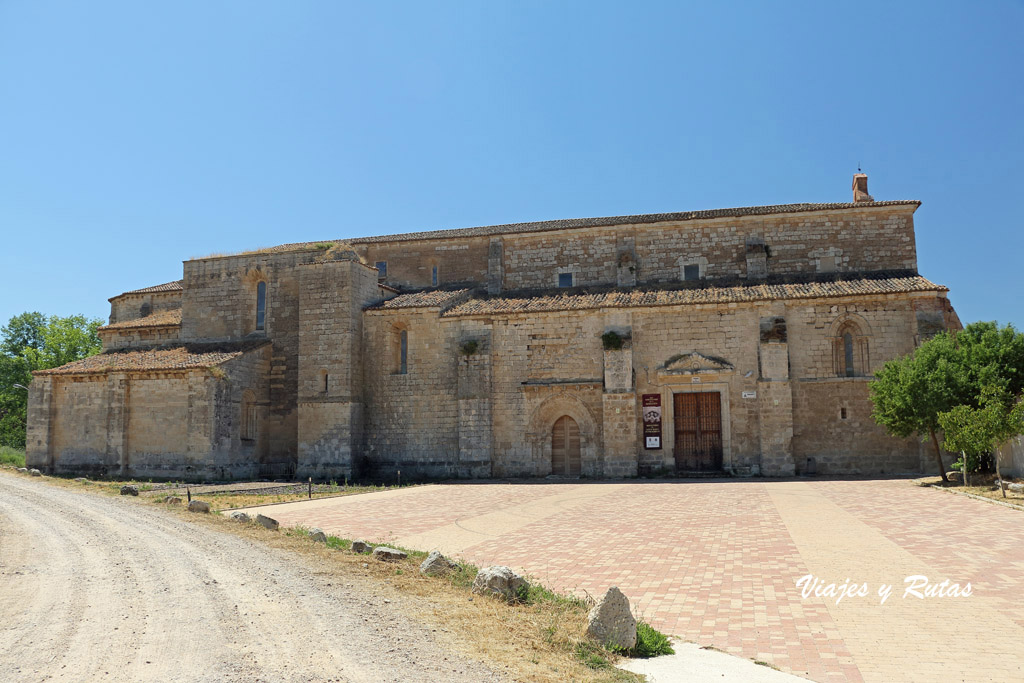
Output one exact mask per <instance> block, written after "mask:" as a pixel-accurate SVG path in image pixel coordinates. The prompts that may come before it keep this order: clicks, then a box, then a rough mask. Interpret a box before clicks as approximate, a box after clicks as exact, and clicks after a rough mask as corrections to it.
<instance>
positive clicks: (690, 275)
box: [683, 263, 700, 280]
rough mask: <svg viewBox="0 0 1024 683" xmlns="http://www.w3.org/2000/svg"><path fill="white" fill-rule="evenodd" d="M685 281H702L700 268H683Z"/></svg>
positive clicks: (696, 265) (693, 266)
mask: <svg viewBox="0 0 1024 683" xmlns="http://www.w3.org/2000/svg"><path fill="white" fill-rule="evenodd" d="M683 279H684V280H699V279H700V266H699V265H698V264H696V263H695V264H693V265H690V266H683Z"/></svg>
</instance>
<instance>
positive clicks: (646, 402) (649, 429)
mask: <svg viewBox="0 0 1024 683" xmlns="http://www.w3.org/2000/svg"><path fill="white" fill-rule="evenodd" d="M640 403H641V408H642V411H643V412H642V415H643V418H644V449H645V450H648V451H653V450H657V449H659V448H661V394H641V396H640Z"/></svg>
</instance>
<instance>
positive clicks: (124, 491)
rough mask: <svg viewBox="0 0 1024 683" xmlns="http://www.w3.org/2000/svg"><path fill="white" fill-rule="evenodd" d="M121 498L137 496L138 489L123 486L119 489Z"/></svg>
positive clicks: (129, 485)
mask: <svg viewBox="0 0 1024 683" xmlns="http://www.w3.org/2000/svg"><path fill="white" fill-rule="evenodd" d="M121 495H122V496H137V495H139V487H138V486H132V485H131V484H125V485H124V486H122V487H121Z"/></svg>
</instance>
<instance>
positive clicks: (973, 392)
mask: <svg viewBox="0 0 1024 683" xmlns="http://www.w3.org/2000/svg"><path fill="white" fill-rule="evenodd" d="M876 377H877V379H876V380H875V381H874V382H872V383H871V400H872V402H873V403H874V411H873V412H872V417H874V419H875V422H877V423H878V424H880V425H882V426H884V427H885V428H886V429H887V430H888V431H889V433H891V434H893V435H895V436H899V437H907V436H910V435H912V434H915V433H916V434H917V435H918V436H919V437H921V438H922V439H926V438H930V440H931V442H932V446H933V448H934V450H935V461H936V464H937V466H938V468H939V474H940V475H941V476H942V479H943V481H945V480H946V473H945V471H944V470H945V468H944V467H943V466H942V452H941V450H940V447H939V439H938V434H937V433H938V432H939V431H941V430H942V425H941V423H940V421H939V416H940V415H941V414H943V413H949V412H952V411H953V410H954V409H956V408H957V407H958V406H966V407H967V408H969V409H973V410H977V409H981V408H982V407H983V402H984V401H985V400H986V399H985V395H986V392H988V393H991V394H993V395H994V393H998V394H999V395H1001V396H1008V397H1018V396H1020V394H1021V392H1022V390H1024V335H1022V334H1021V333H1019V332H1017V330H1015V329H1014V328H1013V326H1012V325H1007V326H1006V327H1003V328H1000V327H999V326H998V324H997V323H995V322H979V323H972V324H970V325H968V326H967V327H966V328H964V329H963V330H961V331H959V332H956V333H955V334H950V333H946V332H944V333H942V334H938V335H936V336H935V337H933V338H931V339H929V340H928V341H927V342H925V343H924V344H922V345H921V346H920V347H919V348H917V349H916V350H915V351H914V352H913V353H912V354H910V355H909V356H905V357H903V358H899V359H897V360H893V361H889V362H888V363H886V364H885V365H884V366H883V367H882V369H881V370H880V371H879V372H878V374H877V375H876ZM993 392H994V393H993ZM1007 400H1009V399H1007ZM958 415H959V417H960V419H962V418H963V417H964V415H963V413H962V412H961V413H958ZM979 419H980V418H979Z"/></svg>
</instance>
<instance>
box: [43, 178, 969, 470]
mask: <svg viewBox="0 0 1024 683" xmlns="http://www.w3.org/2000/svg"><path fill="white" fill-rule="evenodd" d="M919 205H920V202H917V201H875V200H874V199H873V198H872V197H871V196H869V195H868V193H867V177H866V176H864V175H862V174H858V175H856V176H854V180H853V202H851V203H835V204H787V205H781V206H757V207H748V208H738V209H717V210H712V211H692V212H684V213H666V214H652V215H643V216H618V217H613V218H589V219H575V220H556V221H545V222H541V223H522V224H515V225H496V226H491V227H483V228H468V229H462V230H439V231H434V232H419V233H408V234H401V235H388V236H384V237H369V238H364V239H354V240H348V241H347V242H344V243H343V242H322V243H316V242H311V243H304V244H286V245H283V246H279V247H274V248H271V249H263V250H259V251H254V252H248V253H242V254H237V255H233V256H210V257H206V258H199V259H194V260H190V261H186V262H185V264H184V273H183V278H182V279H181V280H179V281H177V282H169V283H167V284H163V285H157V286H155V287H147V288H145V289H138V290H135V291H131V292H126V293H124V294H120V295H118V296H115V297H114V298H112V299H111V300H110V303H111V312H110V323H109V324H108V325H106V326H105V327H102V328H100V335H101V336H102V339H103V347H104V350H103V353H101V354H100V355H97V356H93V357H91V358H87V359H85V360H81V361H77V362H74V363H71V364H69V365H65V366H63V367H60V368H56V369H52V370H44V371H41V372H37V373H35V378H34V380H33V382H32V385H31V391H30V405H29V428H28V462H29V464H30V466H33V467H39V468H45V469H48V470H50V471H57V472H107V473H111V474H120V475H130V476H135V477H174V478H179V477H183V478H196V479H198V478H206V479H209V478H241V477H260V476H290V475H297V476H300V477H303V478H304V477H306V476H312V477H314V478H317V479H328V478H334V479H341V478H343V477H346V476H348V477H352V476H368V477H373V476H389V477H390V476H392V475H393V474H394V473H395V471H396V470H401V472H402V473H403V476H407V477H416V476H422V477H520V476H527V477H544V476H548V475H552V474H554V475H562V476H569V477H572V476H584V477H623V476H632V475H636V474H638V473H639V474H644V473H648V472H663V471H672V470H677V471H680V472H695V471H701V472H706V471H712V472H718V471H720V472H724V473H734V474H751V473H753V474H756V473H761V474H765V475H791V474H794V473H799V472H802V471H805V470H806V469H807V468H808V467H811V466H813V467H814V468H816V470H817V471H818V472H823V473H891V472H908V471H912V472H916V471H921V470H922V467H928V466H929V465H930V463H931V462H933V460H932V457H933V456H931V455H929V454H928V453H927V452H924V453H923V452H922V445H921V444H920V443H918V442H917V441H916V440H914V439H906V440H900V439H894V438H891V437H889V436H887V435H886V434H885V432H884V431H883V430H882V429H881V428H879V427H878V426H876V425H875V424H874V422H873V421H872V419H871V417H870V413H871V403H870V401H869V399H868V382H869V380H870V378H871V376H872V374H873V373H874V372H875V371H876V370H878V368H880V367H881V365H882V364H883V363H884V362H885V361H887V360H889V359H892V358H895V357H897V356H901V355H903V354H906V353H909V352H910V351H912V350H913V349H914V348H915V346H916V345H918V344H920V343H921V341H922V340H924V339H926V338H927V337H929V336H930V335H933V334H935V333H936V332H938V331H941V330H945V329H950V328H959V325H960V323H959V321H958V319H957V317H956V314H955V313H954V311H953V309H952V307H951V306H950V303H949V301H948V300H947V298H946V292H947V289H946V288H945V287H942V286H940V285H936V284H933V283H932V282H929V281H928V280H926V279H925V278H923V277H921V276H920V275H918V272H917V253H916V247H915V242H914V212H915V211H916V210H917V207H918V206H919ZM811 459H813V461H812V460H811Z"/></svg>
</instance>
